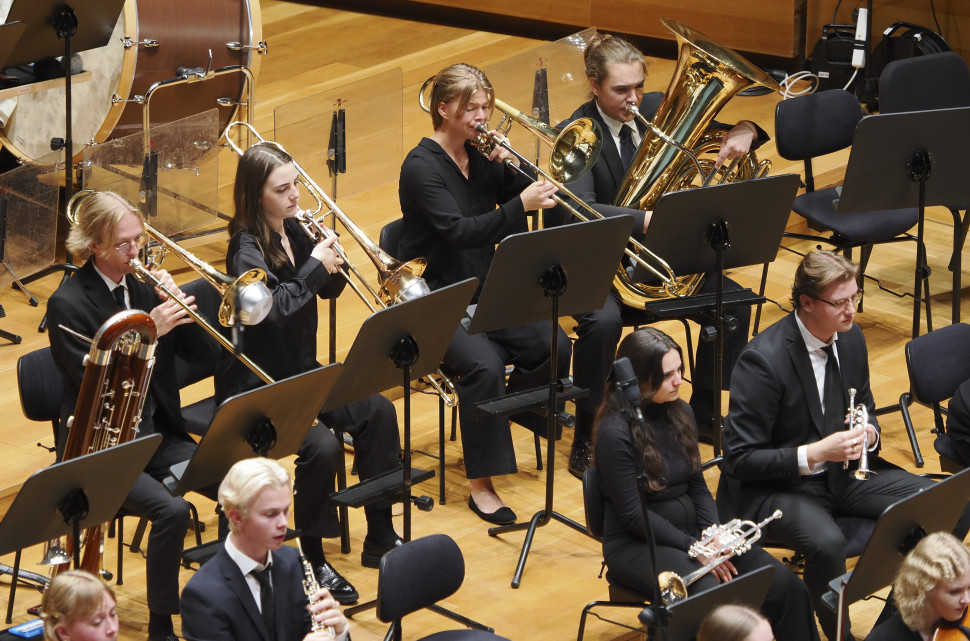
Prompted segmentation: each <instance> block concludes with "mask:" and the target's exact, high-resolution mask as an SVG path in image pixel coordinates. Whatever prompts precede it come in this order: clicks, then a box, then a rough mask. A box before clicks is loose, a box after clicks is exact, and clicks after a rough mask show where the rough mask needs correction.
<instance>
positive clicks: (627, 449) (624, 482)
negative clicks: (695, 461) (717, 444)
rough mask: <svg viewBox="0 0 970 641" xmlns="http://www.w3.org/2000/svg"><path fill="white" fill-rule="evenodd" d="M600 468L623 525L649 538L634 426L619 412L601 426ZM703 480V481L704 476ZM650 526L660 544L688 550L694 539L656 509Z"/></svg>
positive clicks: (597, 464) (598, 462)
mask: <svg viewBox="0 0 970 641" xmlns="http://www.w3.org/2000/svg"><path fill="white" fill-rule="evenodd" d="M596 469H597V471H598V473H599V475H600V478H601V479H602V480H603V492H604V494H605V495H606V498H607V500H608V501H610V502H611V503H612V504H613V508H614V509H615V510H616V513H617V514H618V515H619V517H620V520H621V522H622V523H623V526H624V527H625V528H626V529H627V530H628V531H629V532H630V533H632V534H634V535H636V536H638V537H640V538H642V539H644V540H646V538H647V537H646V531H645V530H644V528H643V506H642V504H641V502H640V489H639V484H638V483H637V462H636V460H635V455H634V450H633V441H632V440H631V438H630V430H629V429H628V427H627V426H626V424H625V423H624V422H623V420H622V419H621V418H620V417H619V416H617V415H615V414H613V415H608V416H606V417H604V419H603V421H602V423H601V424H600V426H599V429H598V430H597V433H596ZM701 481H702V482H703V477H701ZM708 496H709V494H708ZM648 509H649V508H648ZM650 526H651V528H652V529H653V536H654V540H655V541H656V543H657V545H663V546H667V547H673V548H677V549H680V550H683V551H685V552H686V551H687V549H688V548H689V547H690V545H691V543H693V542H694V538H693V537H691V536H690V535H688V534H687V533H686V532H684V531H683V530H681V529H680V528H678V527H676V526H674V525H673V524H672V523H671V522H670V521H668V520H667V519H665V518H663V517H661V516H658V515H657V514H656V513H655V512H651V513H650Z"/></svg>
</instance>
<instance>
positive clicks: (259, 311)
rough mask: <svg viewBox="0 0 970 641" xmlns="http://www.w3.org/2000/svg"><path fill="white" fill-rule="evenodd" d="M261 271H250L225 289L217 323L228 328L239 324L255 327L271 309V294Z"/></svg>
mask: <svg viewBox="0 0 970 641" xmlns="http://www.w3.org/2000/svg"><path fill="white" fill-rule="evenodd" d="M265 281H266V274H265V273H264V272H263V270H262V269H251V270H249V271H248V272H246V273H245V274H243V275H242V276H240V277H239V278H237V279H236V280H235V281H233V283H232V284H231V285H229V287H228V288H227V289H226V292H225V294H224V295H223V297H222V303H221V304H220V305H219V323H221V324H222V325H223V327H230V326H232V325H235V324H236V322H237V321H238V322H240V323H242V324H243V325H257V324H259V323H260V322H262V320H263V319H264V318H266V316H267V315H268V314H269V312H270V310H271V309H273V293H272V292H271V291H269V287H267V286H266V282H265Z"/></svg>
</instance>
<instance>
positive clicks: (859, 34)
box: [852, 8, 869, 69]
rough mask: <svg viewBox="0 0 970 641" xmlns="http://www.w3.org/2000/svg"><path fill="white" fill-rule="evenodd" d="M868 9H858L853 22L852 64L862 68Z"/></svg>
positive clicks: (864, 64)
mask: <svg viewBox="0 0 970 641" xmlns="http://www.w3.org/2000/svg"><path fill="white" fill-rule="evenodd" d="M868 16H869V10H868V9H864V8H862V9H859V14H858V16H857V18H856V23H855V43H853V45H852V66H853V67H855V68H856V69H862V68H863V67H865V66H866V27H867V18H868Z"/></svg>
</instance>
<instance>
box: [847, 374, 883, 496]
mask: <svg viewBox="0 0 970 641" xmlns="http://www.w3.org/2000/svg"><path fill="white" fill-rule="evenodd" d="M855 394H856V391H855V388H854V387H850V388H849V429H850V430H851V429H853V428H856V427H861V428H865V427H866V425H868V424H869V410H868V409H866V406H865V405H863V404H862V403H859V404H858V405H856V404H855ZM842 467H843V468H844V469H849V462H848V461H846V462H845V463H843V464H842ZM875 475H876V473H875V472H873V471H872V470H870V469H869V430H867V429H864V431H863V432H862V453H861V454H860V455H859V467H858V468H857V469H856V470H855V471H854V472H853V473H852V476H853V477H855V478H857V479H859V480H860V481H865V480H867V479H870V478H872V477H873V476H875Z"/></svg>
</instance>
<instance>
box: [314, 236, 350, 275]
mask: <svg viewBox="0 0 970 641" xmlns="http://www.w3.org/2000/svg"><path fill="white" fill-rule="evenodd" d="M340 249H341V247H340V243H338V242H337V235H336V234H333V235H332V236H327V237H326V238H324V239H323V240H321V241H320V242H319V243H317V244H316V245H315V246H314V247H313V249H312V250H311V251H310V255H311V256H313V257H314V258H316V259H317V260H319V261H320V262H321V263H323V266H324V267H326V268H327V271H328V272H330V273H331V274H336V273H337V272H338V271H339V270H340V266H341V265H343V264H344V260H343V258H341V257H340V254H339V253H338V252H339V250H340Z"/></svg>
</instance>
